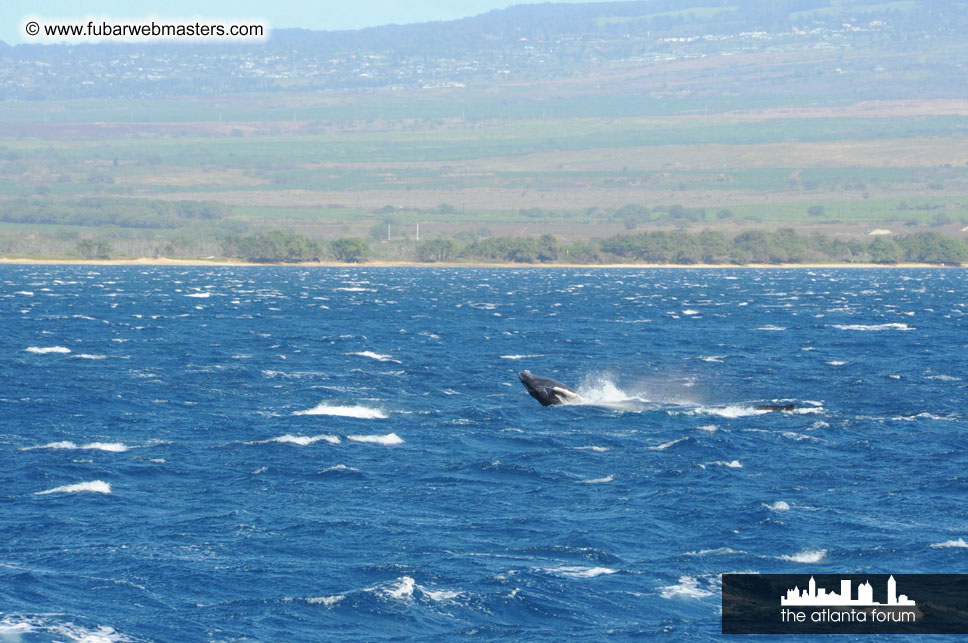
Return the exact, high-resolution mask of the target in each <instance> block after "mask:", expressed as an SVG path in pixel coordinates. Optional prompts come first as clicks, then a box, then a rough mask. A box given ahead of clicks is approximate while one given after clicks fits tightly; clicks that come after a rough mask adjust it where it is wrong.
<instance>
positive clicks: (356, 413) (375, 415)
mask: <svg viewBox="0 0 968 643" xmlns="http://www.w3.org/2000/svg"><path fill="white" fill-rule="evenodd" d="M292 414H293V415H338V416H341V417H350V418H359V419H363V420H372V419H382V418H385V417H387V414H386V413H385V412H384V411H381V410H380V409H374V408H370V407H368V406H361V405H359V404H357V405H356V406H331V405H329V404H317V405H316V406H314V407H313V408H311V409H306V410H305V411H293V413H292Z"/></svg>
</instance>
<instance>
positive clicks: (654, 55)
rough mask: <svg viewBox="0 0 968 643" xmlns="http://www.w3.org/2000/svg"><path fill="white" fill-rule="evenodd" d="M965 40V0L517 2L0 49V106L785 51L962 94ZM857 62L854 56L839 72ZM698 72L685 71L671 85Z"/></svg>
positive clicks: (457, 81) (577, 71) (502, 79)
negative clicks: (205, 40) (209, 33)
mask: <svg viewBox="0 0 968 643" xmlns="http://www.w3.org/2000/svg"><path fill="white" fill-rule="evenodd" d="M965 33H968V2H956V1H954V0H947V1H940V2H936V1H929V0H906V1H893V2H881V3H875V2H872V1H864V0H691V1H688V2H684V1H683V0H633V1H626V2H601V3H584V4H554V3H549V4H537V5H520V6H515V7H511V8H508V9H504V10H496V11H491V12H488V13H485V14H482V15H479V16H475V17H472V18H465V19H462V20H453V21H447V22H428V23H420V24H410V25H389V26H383V27H375V28H370V29H362V30H359V31H331V32H324V31H309V30H303V29H279V30H276V31H274V32H273V34H272V37H271V39H270V40H269V41H268V42H266V43H264V44H259V45H238V44H234V45H216V44H197V45H191V44H184V43H166V44H146V45H141V44H98V45H72V46H68V45H18V46H15V47H10V46H6V45H2V43H0V45H2V46H0V100H9V99H18V100H25V99H26V100H31V99H54V98H57V99H62V98H84V97H99V98H132V97H160V96H171V95H200V96H205V95H221V94H229V93H243V92H273V91H293V90H306V91H345V90H368V91H372V90H382V89H389V88H392V89H419V88H433V87H475V86H476V87H487V86H493V85H495V84H503V83H507V82H509V81H518V82H521V81H524V82H529V81H536V80H543V81H547V80H549V79H555V78H576V77H589V76H590V75H594V74H598V73H601V72H603V71H604V72H611V71H614V69H615V68H616V66H625V67H628V66H639V67H643V66H648V65H656V64H659V63H668V62H675V61H683V60H690V59H704V58H709V57H718V56H730V55H733V56H736V55H743V56H747V57H748V56H766V58H764V62H765V64H766V65H767V66H770V65H772V64H773V63H774V62H775V59H777V57H781V59H782V56H783V55H790V54H795V53H796V52H809V53H810V57H811V58H814V59H822V60H823V64H822V65H821V67H819V68H818V73H827V72H830V71H831V70H834V69H840V70H841V72H844V73H854V72H858V70H862V71H863V73H864V74H866V75H867V76H868V77H873V76H879V77H880V80H879V83H880V84H879V87H880V89H878V88H874V87H872V89H871V92H869V93H868V94H867V95H866V97H868V98H871V97H875V98H876V97H879V96H880V94H878V92H879V91H883V92H886V93H885V94H884V95H885V96H888V97H891V96H895V95H897V94H903V93H904V89H905V87H908V88H911V89H913V90H914V91H917V92H919V93H921V94H923V95H927V96H946V97H961V96H962V95H963V94H965V92H968V89H965V88H966V87H968V83H963V82H953V81H958V79H959V78H963V77H964V74H965V69H966V68H968V55H966V54H968V39H966V38H965V37H964V34H965ZM824 52H826V55H825V56H819V54H820V53H824ZM837 55H839V56H841V58H843V60H844V61H845V62H844V64H843V65H837V64H836V60H837V59H838V58H837ZM858 56H862V57H864V58H863V59H864V61H865V62H863V63H862V64H861V65H860V67H856V66H854V68H853V69H848V68H850V67H851V66H852V65H853V64H854V63H855V62H856V61H857V60H858ZM898 56H901V57H910V58H909V59H908V60H903V61H900V62H901V63H903V64H899V60H898ZM875 59H881V60H883V64H880V65H879V64H877V63H876V62H875ZM744 60H748V58H744ZM790 62H791V64H795V63H796V61H795V60H792V61H790ZM828 63H830V64H828ZM699 69H706V72H700V71H697V70H699ZM707 72H708V67H703V66H696V67H695V68H694V69H693V70H692V71H690V72H684V73H686V74H687V75H686V76H684V77H682V80H684V81H686V82H688V81H689V80H690V78H692V79H694V80H695V79H697V78H699V76H695V74H699V73H707ZM690 73H691V74H694V76H692V77H690V76H688V74H690ZM729 73H732V72H729ZM798 73H799V72H798ZM803 73H805V74H807V76H809V73H808V72H807V71H804V72H803ZM902 77H903V78H902ZM804 80H810V79H809V78H805V79H804ZM902 81H903V82H902ZM779 82H780V85H781V86H782V85H783V79H782V78H780V79H779ZM866 82H867V81H866V80H865V81H864V82H863V83H862V84H864V83H866ZM905 83H906V84H905ZM806 85H810V83H806ZM811 87H812V89H811V91H814V90H816V89H817V88H816V87H815V86H812V85H811ZM791 91H792V89H791Z"/></svg>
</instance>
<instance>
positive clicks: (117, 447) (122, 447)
mask: <svg viewBox="0 0 968 643" xmlns="http://www.w3.org/2000/svg"><path fill="white" fill-rule="evenodd" d="M131 448H133V447H129V446H128V445H126V444H122V443H121V442H90V443H88V444H82V445H80V446H78V445H76V444H74V443H73V442H70V441H68V440H64V441H61V442H48V443H47V444H41V445H40V446H35V447H24V448H22V449H20V450H21V451H32V450H34V449H96V450H98V451H110V452H112V453H124V452H125V451H127V450H128V449H131Z"/></svg>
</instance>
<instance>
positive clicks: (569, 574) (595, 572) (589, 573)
mask: <svg viewBox="0 0 968 643" xmlns="http://www.w3.org/2000/svg"><path fill="white" fill-rule="evenodd" d="M540 571H543V572H545V573H548V574H553V575H555V576H564V577H566V578H595V577H596V576H603V575H608V574H615V573H617V572H618V570H617V569H612V568H611V567H584V566H582V565H561V566H559V567H546V568H544V569H541V570H540Z"/></svg>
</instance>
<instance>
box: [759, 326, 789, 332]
mask: <svg viewBox="0 0 968 643" xmlns="http://www.w3.org/2000/svg"><path fill="white" fill-rule="evenodd" d="M756 330H766V331H772V332H777V333H779V332H782V331H785V330H786V328H785V327H783V326H775V325H774V324H767V325H766V326H760V327H759V328H757V329H756Z"/></svg>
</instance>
